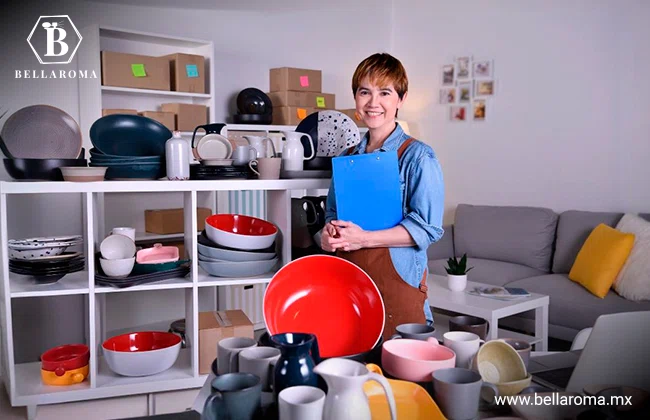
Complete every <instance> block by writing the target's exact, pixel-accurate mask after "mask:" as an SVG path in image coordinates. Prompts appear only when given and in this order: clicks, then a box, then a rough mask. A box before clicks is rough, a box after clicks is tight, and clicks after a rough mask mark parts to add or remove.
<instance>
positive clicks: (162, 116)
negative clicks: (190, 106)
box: [139, 111, 176, 131]
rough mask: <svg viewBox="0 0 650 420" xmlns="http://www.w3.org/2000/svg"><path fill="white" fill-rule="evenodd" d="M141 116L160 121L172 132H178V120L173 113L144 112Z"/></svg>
mask: <svg viewBox="0 0 650 420" xmlns="http://www.w3.org/2000/svg"><path fill="white" fill-rule="evenodd" d="M139 114H140V115H142V116H143V117H147V118H151V119H152V120H156V121H158V122H159V123H161V124H162V125H164V126H165V127H167V128H169V129H170V130H171V131H174V130H176V118H175V115H174V113H173V112H157V111H142V112H140V113H139Z"/></svg>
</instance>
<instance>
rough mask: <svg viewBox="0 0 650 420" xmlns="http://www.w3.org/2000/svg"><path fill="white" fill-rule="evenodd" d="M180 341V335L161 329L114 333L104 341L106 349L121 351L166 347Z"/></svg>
mask: <svg viewBox="0 0 650 420" xmlns="http://www.w3.org/2000/svg"><path fill="white" fill-rule="evenodd" d="M180 342H181V337H180V336H178V335H176V334H172V333H167V332H162V331H141V332H134V333H128V334H122V335H116V336H115V337H111V338H109V339H108V340H106V341H104V344H102V347H103V348H105V349H106V350H112V351H123V352H130V353H133V352H142V351H151V350H160V349H166V348H167V347H172V346H175V345H176V344H178V343H180Z"/></svg>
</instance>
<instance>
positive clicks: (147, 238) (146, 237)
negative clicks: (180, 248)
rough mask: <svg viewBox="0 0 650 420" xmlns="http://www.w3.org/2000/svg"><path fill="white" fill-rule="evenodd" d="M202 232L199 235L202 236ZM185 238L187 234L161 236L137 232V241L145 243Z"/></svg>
mask: <svg viewBox="0 0 650 420" xmlns="http://www.w3.org/2000/svg"><path fill="white" fill-rule="evenodd" d="M200 234H201V232H197V235H200ZM184 237H185V233H183V232H181V233H167V234H159V233H149V232H136V233H135V241H136V242H144V241H156V240H158V239H183V238H184Z"/></svg>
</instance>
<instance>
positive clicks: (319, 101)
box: [316, 96, 325, 108]
mask: <svg viewBox="0 0 650 420" xmlns="http://www.w3.org/2000/svg"><path fill="white" fill-rule="evenodd" d="M316 106H317V107H318V108H325V97H324V96H317V97H316Z"/></svg>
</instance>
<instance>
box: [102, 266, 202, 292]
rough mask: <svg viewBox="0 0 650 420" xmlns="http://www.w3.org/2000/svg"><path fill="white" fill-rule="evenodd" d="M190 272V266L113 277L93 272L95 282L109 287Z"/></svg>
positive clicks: (154, 280) (153, 280)
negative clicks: (118, 277)
mask: <svg viewBox="0 0 650 420" xmlns="http://www.w3.org/2000/svg"><path fill="white" fill-rule="evenodd" d="M189 273H190V267H188V266H183V267H179V268H175V269H173V270H167V271H159V272H156V273H151V274H141V275H136V276H129V277H125V278H120V279H117V278H113V277H106V276H103V275H101V274H95V283H97V284H99V285H102V286H111V287H118V288H123V287H131V286H137V285H140V284H147V283H154V282H157V281H163V280H168V279H173V278H177V277H185V276H187V275H188V274H189Z"/></svg>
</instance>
